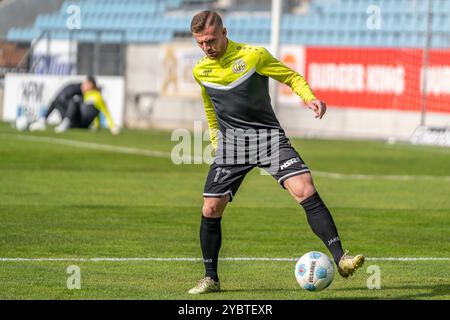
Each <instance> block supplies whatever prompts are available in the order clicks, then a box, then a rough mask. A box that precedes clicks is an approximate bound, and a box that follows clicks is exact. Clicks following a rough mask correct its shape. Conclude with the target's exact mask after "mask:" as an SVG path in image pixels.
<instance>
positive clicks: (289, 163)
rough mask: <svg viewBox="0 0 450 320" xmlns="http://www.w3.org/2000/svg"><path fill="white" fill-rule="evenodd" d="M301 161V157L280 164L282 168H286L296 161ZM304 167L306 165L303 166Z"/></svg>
mask: <svg viewBox="0 0 450 320" xmlns="http://www.w3.org/2000/svg"><path fill="white" fill-rule="evenodd" d="M297 162H300V158H298V157H297V158H292V159H289V160H288V161H286V162H284V163H283V164H282V165H281V166H280V170H284V169H286V168H289V167H290V166H292V165H293V164H294V163H297ZM302 167H304V165H303V166H302Z"/></svg>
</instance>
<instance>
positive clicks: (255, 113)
mask: <svg viewBox="0 0 450 320" xmlns="http://www.w3.org/2000/svg"><path fill="white" fill-rule="evenodd" d="M193 75H194V78H195V80H196V81H197V82H198V83H199V85H200V87H201V90H202V98H203V103H204V107H205V112H206V118H207V121H208V126H209V130H210V137H211V143H212V145H213V147H214V148H215V149H217V145H218V136H219V131H220V132H221V133H222V134H225V131H226V130H227V129H244V130H246V129H255V130H259V129H278V130H280V131H281V132H282V133H283V134H284V131H283V130H282V128H281V126H280V124H279V122H278V120H277V118H276V116H275V113H274V112H273V108H272V105H271V102H270V96H269V86H268V78H269V77H271V78H273V79H275V80H277V81H279V82H282V83H284V84H286V85H288V86H290V87H291V88H292V90H293V91H294V92H295V93H296V94H297V95H298V96H300V97H301V98H302V99H303V101H305V102H306V103H308V102H309V101H311V100H313V99H315V98H316V97H315V96H314V93H313V92H312V90H311V88H310V87H309V85H308V83H307V82H306V80H305V79H304V77H303V76H301V75H300V74H299V73H297V72H295V71H294V70H292V69H290V68H288V67H287V66H286V65H284V64H283V63H282V62H280V61H279V60H277V59H276V58H274V57H273V56H272V55H271V54H270V53H269V52H268V51H267V50H266V49H264V48H262V47H256V46H251V45H247V44H242V43H237V42H234V41H231V40H229V39H228V45H227V49H226V52H225V53H224V54H223V56H222V57H220V58H219V59H210V58H208V57H206V56H205V57H204V58H203V59H201V60H200V61H199V62H198V63H197V64H196V65H195V67H194V69H193Z"/></svg>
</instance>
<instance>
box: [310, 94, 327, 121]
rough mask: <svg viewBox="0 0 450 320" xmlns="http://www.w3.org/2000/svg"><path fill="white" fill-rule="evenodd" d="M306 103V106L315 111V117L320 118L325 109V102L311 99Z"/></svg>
mask: <svg viewBox="0 0 450 320" xmlns="http://www.w3.org/2000/svg"><path fill="white" fill-rule="evenodd" d="M306 105H307V106H308V108H310V109H311V110H312V111H314V112H315V114H316V118H319V119H322V117H323V115H324V114H325V112H326V111H327V105H326V104H325V102H323V101H321V100H319V99H314V100H311V101H310V102H308V103H307V104H306Z"/></svg>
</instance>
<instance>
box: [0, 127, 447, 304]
mask: <svg viewBox="0 0 450 320" xmlns="http://www.w3.org/2000/svg"><path fill="white" fill-rule="evenodd" d="M55 139H56V140H55ZM60 139H63V140H60ZM76 141H80V142H81V143H78V144H77V143H76ZM292 142H293V145H294V146H295V147H296V148H297V150H298V151H299V153H300V154H301V155H302V157H303V159H304V160H305V161H306V163H307V164H308V165H309V167H310V168H311V169H312V172H313V176H314V178H315V183H316V186H317V188H318V190H319V192H320V193H321V196H322V198H323V199H324V200H325V201H326V203H327V204H328V206H329V208H330V210H331V211H332V213H333V216H334V219H335V222H336V224H337V226H338V229H339V232H340V236H341V238H342V240H343V244H344V247H345V248H346V249H349V250H350V253H363V254H365V255H366V256H367V257H369V258H373V260H368V261H366V263H365V265H364V266H363V267H362V268H361V269H360V270H359V271H358V272H357V274H355V276H353V277H352V278H350V279H347V280H345V279H342V278H341V277H340V276H339V275H338V274H336V276H335V279H334V282H333V284H332V285H331V287H330V288H328V289H326V290H324V291H322V292H317V293H311V292H307V291H304V290H302V289H300V287H299V286H298V284H297V283H296V280H295V277H294V273H293V271H294V265H295V260H292V261H229V260H224V261H221V262H220V264H219V273H220V276H221V286H222V289H223V291H222V292H221V293H218V294H212V295H202V296H190V295H188V294H187V290H188V289H190V288H191V287H192V286H193V285H195V284H196V283H197V281H198V280H199V279H200V278H201V276H202V275H203V264H202V262H201V261H199V260H195V261H89V260H87V261H77V260H75V261H69V260H63V261H33V260H31V261H5V258H30V259H31V258H87V259H89V258H174V257H179V258H200V256H201V252H200V247H199V240H198V232H199V221H200V210H201V206H202V196H201V195H202V190H203V183H204V180H205V177H206V173H207V170H208V166H207V165H174V164H172V162H171V161H170V158H167V157H164V156H151V154H145V153H142V154H139V152H137V154H132V153H131V154H128V153H127V152H122V151H124V150H125V149H121V148H119V147H124V148H133V149H132V150H153V151H162V152H165V153H169V152H170V151H171V149H172V148H173V146H174V145H175V142H171V140H170V132H165V131H143V130H125V131H124V132H123V133H122V134H121V135H119V136H111V135H110V134H109V133H108V132H107V131H105V130H104V131H102V132H99V133H95V134H94V133H91V132H88V131H81V130H72V131H71V132H69V133H66V134H62V135H55V134H54V133H53V131H51V130H47V131H46V132H42V133H29V132H28V133H20V132H18V131H16V130H14V129H12V128H11V127H10V126H9V125H7V124H5V123H2V124H0V219H1V223H0V259H2V260H0V299H450V261H449V260H448V258H449V257H450V247H449V241H450V177H449V176H450V150H449V149H444V148H435V147H423V146H411V145H407V144H394V145H388V144H385V143H383V142H373V141H340V140H339V141H338V140H335V141H333V140H310V139H292ZM93 143H95V145H93ZM100 145H102V146H104V145H108V146H115V147H117V148H116V149H111V150H100V149H99V148H97V147H98V146H100ZM126 150H129V149H126ZM327 173H340V174H342V175H338V176H335V175H329V174H327ZM395 176H398V177H395ZM311 250H319V251H322V252H326V253H327V254H328V252H327V251H326V248H325V246H324V245H323V244H322V243H321V241H320V240H319V239H318V238H316V237H315V236H314V235H313V233H312V231H311V230H310V228H309V226H308V224H307V222H306V217H305V214H304V212H303V209H302V208H301V207H300V206H299V205H298V204H297V203H295V201H294V200H293V199H292V198H291V197H290V196H289V195H288V194H287V192H286V191H285V190H283V189H281V188H280V187H279V186H278V184H277V182H276V181H275V180H274V179H273V178H271V177H270V176H263V175H260V174H259V171H258V170H253V171H252V172H251V173H250V174H249V175H248V176H247V179H246V180H245V181H244V183H243V184H242V186H241V189H240V191H239V193H238V194H237V196H236V197H235V199H234V201H233V202H232V203H231V204H230V205H229V207H228V208H227V210H226V212H225V215H224V219H223V244H222V250H221V257H224V258H225V257H268V258H292V259H294V258H296V257H299V256H301V255H302V254H303V253H305V252H308V251H311ZM380 257H384V258H399V257H411V258H446V259H447V260H445V259H444V260H438V261H432V260H411V261H398V260H393V261H389V260H377V259H376V258H380ZM70 265H76V266H78V267H79V268H80V271H81V289H75V290H69V289H68V288H67V279H68V277H69V276H70V274H67V273H66V269H67V268H68V267H69V266H70ZM371 265H376V266H378V267H379V268H380V269H379V270H380V272H381V288H380V289H372V290H370V289H368V288H367V281H368V279H369V278H370V277H371V276H372V274H370V273H367V270H368V267H369V266H371Z"/></svg>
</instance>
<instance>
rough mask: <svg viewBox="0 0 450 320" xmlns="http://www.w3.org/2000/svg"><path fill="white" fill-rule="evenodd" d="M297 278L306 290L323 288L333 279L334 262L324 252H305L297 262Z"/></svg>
mask: <svg viewBox="0 0 450 320" xmlns="http://www.w3.org/2000/svg"><path fill="white" fill-rule="evenodd" d="M295 278H296V279H297V282H298V283H299V284H300V286H301V287H302V288H303V289H305V290H308V291H320V290H323V289H325V288H327V287H328V286H329V285H330V284H331V282H332V281H333V278H334V267H333V262H332V261H331V260H330V258H328V256H327V255H326V254H324V253H322V252H318V251H311V252H308V253H305V254H304V255H303V256H302V257H301V258H300V259H298V261H297V263H296V264H295Z"/></svg>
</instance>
